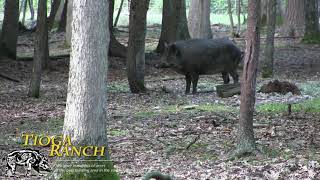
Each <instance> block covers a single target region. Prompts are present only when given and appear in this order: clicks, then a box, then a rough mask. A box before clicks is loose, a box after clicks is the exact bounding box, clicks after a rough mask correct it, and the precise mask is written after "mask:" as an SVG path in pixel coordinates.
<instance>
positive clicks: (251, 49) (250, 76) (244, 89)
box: [236, 0, 261, 156]
mask: <svg viewBox="0 0 320 180" xmlns="http://www.w3.org/2000/svg"><path fill="white" fill-rule="evenodd" d="M248 6H249V7H248V28H247V29H248V31H247V38H246V42H247V43H246V54H245V61H244V65H243V75H242V83H241V97H240V101H241V104H240V121H239V128H238V143H237V150H236V155H237V156H241V155H243V154H246V153H253V152H255V151H256V144H255V139H254V132H253V112H254V104H255V93H256V77H257V65H258V58H259V48H260V44H259V41H260V29H259V28H260V27H259V21H260V8H261V6H260V0H249V5H248Z"/></svg>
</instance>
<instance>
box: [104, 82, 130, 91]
mask: <svg viewBox="0 0 320 180" xmlns="http://www.w3.org/2000/svg"><path fill="white" fill-rule="evenodd" d="M107 91H108V92H130V88H129V85H128V83H108V86H107Z"/></svg>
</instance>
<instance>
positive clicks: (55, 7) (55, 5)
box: [48, 0, 60, 30]
mask: <svg viewBox="0 0 320 180" xmlns="http://www.w3.org/2000/svg"><path fill="white" fill-rule="evenodd" d="M59 6H60V0H53V1H52V4H51V10H50V15H49V18H48V19H49V22H48V23H49V26H48V28H49V30H51V29H52V27H53V25H54V23H55V17H56V14H57V12H58V9H59Z"/></svg>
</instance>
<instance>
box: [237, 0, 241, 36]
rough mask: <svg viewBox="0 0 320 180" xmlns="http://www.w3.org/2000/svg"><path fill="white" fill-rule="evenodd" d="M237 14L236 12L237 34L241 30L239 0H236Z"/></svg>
mask: <svg viewBox="0 0 320 180" xmlns="http://www.w3.org/2000/svg"><path fill="white" fill-rule="evenodd" d="M237 14H238V34H240V31H241V0H237Z"/></svg>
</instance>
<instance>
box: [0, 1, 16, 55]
mask: <svg viewBox="0 0 320 180" xmlns="http://www.w3.org/2000/svg"><path fill="white" fill-rule="evenodd" d="M18 22H19V0H6V1H5V9H4V18H3V23H2V31H1V38H0V56H1V55H4V56H7V57H9V58H13V59H15V58H16V56H17V41H18V29H19V26H18Z"/></svg>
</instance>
